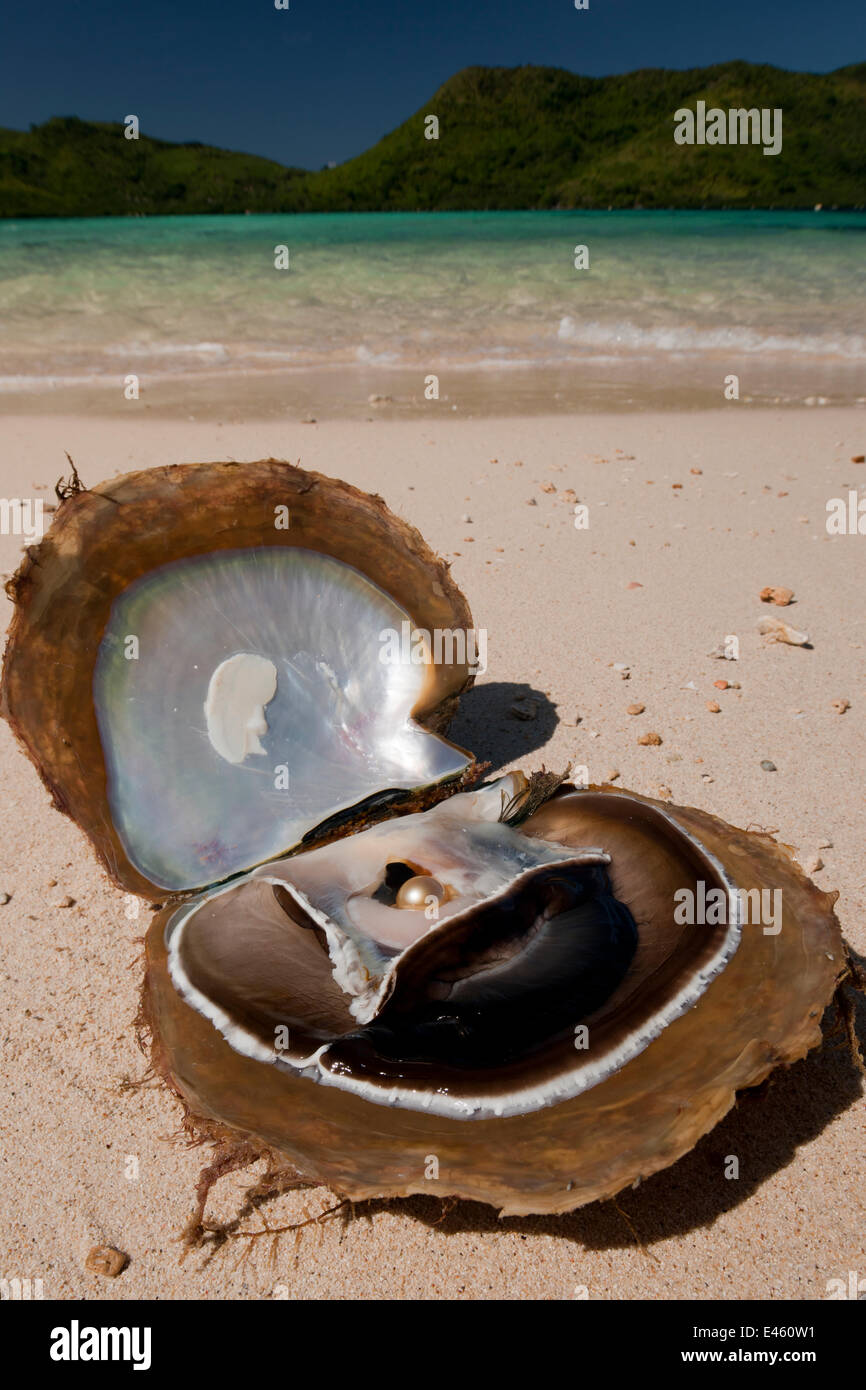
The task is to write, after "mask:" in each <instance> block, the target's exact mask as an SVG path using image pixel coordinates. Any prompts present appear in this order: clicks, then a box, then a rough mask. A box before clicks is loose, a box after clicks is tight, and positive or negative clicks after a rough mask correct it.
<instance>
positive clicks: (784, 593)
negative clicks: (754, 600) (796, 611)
mask: <svg viewBox="0 0 866 1390" xmlns="http://www.w3.org/2000/svg"><path fill="white" fill-rule="evenodd" d="M759 597H760V600H761V602H762V603H775V604H776V606H777V608H786V607H787V605H788V604H789V603H790V602H791V600H792V599H793V597H794V590H793V589H783V588H780V587H778V586H774V585H772V584H768V585H767V587H766V588H765V589H762V590H761V592H760V595H759Z"/></svg>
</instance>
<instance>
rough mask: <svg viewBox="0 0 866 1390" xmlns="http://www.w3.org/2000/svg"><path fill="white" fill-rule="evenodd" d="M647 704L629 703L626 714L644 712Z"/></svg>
mask: <svg viewBox="0 0 866 1390" xmlns="http://www.w3.org/2000/svg"><path fill="white" fill-rule="evenodd" d="M645 709H646V705H629V706H628V708H627V709H626V714H643V712H644V710H645Z"/></svg>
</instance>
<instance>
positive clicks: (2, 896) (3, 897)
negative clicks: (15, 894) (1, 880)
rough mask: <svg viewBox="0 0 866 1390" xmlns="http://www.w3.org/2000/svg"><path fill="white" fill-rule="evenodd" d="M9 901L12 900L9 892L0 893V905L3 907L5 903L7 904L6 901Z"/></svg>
mask: <svg viewBox="0 0 866 1390" xmlns="http://www.w3.org/2000/svg"><path fill="white" fill-rule="evenodd" d="M11 901H12V894H11V893H0V907H5V906H6V904H7V903H11Z"/></svg>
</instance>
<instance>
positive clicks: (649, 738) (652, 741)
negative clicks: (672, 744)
mask: <svg viewBox="0 0 866 1390" xmlns="http://www.w3.org/2000/svg"><path fill="white" fill-rule="evenodd" d="M661 741H662V739H661V734H656V733H652V732H651V733H648V734H641V736H640V738H639V739H638V743H640V744H643V746H644V748H658V746H659V744H660V743H661Z"/></svg>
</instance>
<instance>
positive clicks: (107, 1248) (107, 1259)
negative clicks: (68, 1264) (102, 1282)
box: [84, 1245, 129, 1279]
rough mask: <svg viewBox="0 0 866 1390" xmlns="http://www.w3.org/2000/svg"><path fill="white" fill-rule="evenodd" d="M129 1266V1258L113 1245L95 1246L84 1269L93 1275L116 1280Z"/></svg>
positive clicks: (85, 1262)
mask: <svg viewBox="0 0 866 1390" xmlns="http://www.w3.org/2000/svg"><path fill="white" fill-rule="evenodd" d="M128 1264H129V1256H128V1255H125V1254H124V1253H123V1251H122V1250H115V1248H114V1246H113V1245H94V1247H93V1249H92V1250H91V1252H90V1254H89V1255H88V1256H87V1259H86V1260H85V1261H84V1268H85V1269H89V1270H90V1273H91V1274H102V1275H104V1276H105V1278H106V1279H116V1278H117V1276H118V1274H121V1273H122V1272H123V1270H125V1269H126V1266H127V1265H128Z"/></svg>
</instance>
